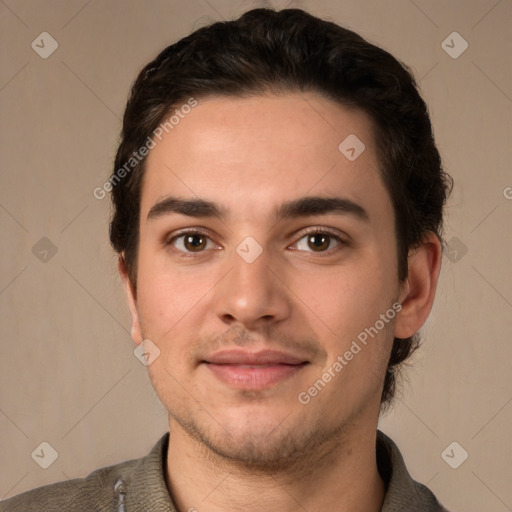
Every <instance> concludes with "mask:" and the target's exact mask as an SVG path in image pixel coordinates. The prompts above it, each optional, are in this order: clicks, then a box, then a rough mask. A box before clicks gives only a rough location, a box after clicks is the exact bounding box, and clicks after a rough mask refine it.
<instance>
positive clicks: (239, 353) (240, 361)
mask: <svg viewBox="0 0 512 512" xmlns="http://www.w3.org/2000/svg"><path fill="white" fill-rule="evenodd" d="M203 362H205V363H213V364H234V365H258V364H295V365H296V364H302V363H307V362H308V361H306V360H305V359H304V358H302V357H298V356H295V355H293V354H288V353H286V352H280V351H278V350H261V351H259V352H249V351H247V350H234V349H231V350H220V351H218V352H214V353H213V354H211V355H210V356H208V357H207V358H206V359H205V360H204V361H203Z"/></svg>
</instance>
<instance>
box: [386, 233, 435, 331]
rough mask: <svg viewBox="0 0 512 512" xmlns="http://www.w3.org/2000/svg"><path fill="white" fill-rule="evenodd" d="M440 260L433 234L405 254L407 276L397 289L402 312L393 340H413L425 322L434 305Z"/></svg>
mask: <svg viewBox="0 0 512 512" xmlns="http://www.w3.org/2000/svg"><path fill="white" fill-rule="evenodd" d="M441 257H442V248H441V242H440V241H439V238H438V237H437V235H435V234H434V233H429V234H428V235H427V236H426V237H425V239H424V240H423V242H422V243H421V245H420V246H419V247H417V248H415V249H413V250H411V251H410V252H409V256H408V258H407V265H408V269H409V272H408V275H407V278H406V279H405V281H404V282H403V283H402V285H401V288H400V296H399V302H400V304H402V309H401V311H400V313H399V314H398V315H397V320H396V323H395V337H397V338H408V337H410V336H413V335H414V334H416V333H417V332H418V331H419V330H420V328H421V327H422V326H423V324H424V323H425V322H426V320H427V318H428V315H429V314H430V311H431V309H432V304H433V303H434V297H435V294H436V288H437V281H438V278H439V272H440V271H441Z"/></svg>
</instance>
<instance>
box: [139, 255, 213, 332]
mask: <svg viewBox="0 0 512 512" xmlns="http://www.w3.org/2000/svg"><path fill="white" fill-rule="evenodd" d="M212 274H213V273H212V272H207V270H206V267H205V268H204V269H203V270H201V269H199V268H194V267H192V266H190V267H188V268H187V267H184V268H180V269H177V268H175V267H171V266H170V265H169V264H168V262H167V261H166V258H165V255H162V256H157V257H155V256H153V257H151V258H150V257H146V256H145V255H141V258H140V260H139V272H138V283H139V286H138V290H137V300H138V311H139V317H140V322H141V327H142V330H143V334H144V336H145V337H147V338H150V339H153V338H154V339H155V341H156V342H158V340H161V341H160V342H162V341H163V339H164V338H166V337H170V338H174V339H176V340H178V339H179V338H178V337H174V336H173V332H182V330H183V326H186V327H187V328H190V322H191V321H193V322H196V323H197V316H198V314H199V312H200V311H201V309H202V308H204V304H205V303H206V302H207V301H208V296H209V291H210V290H211V289H212V288H213V287H214V284H215V279H214V277H215V276H214V275H212ZM191 319H193V320H191Z"/></svg>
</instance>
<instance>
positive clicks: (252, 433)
mask: <svg viewBox="0 0 512 512" xmlns="http://www.w3.org/2000/svg"><path fill="white" fill-rule="evenodd" d="M243 409H244V408H242V410H238V411H237V413H236V414H235V413H233V414H231V415H229V417H227V418H226V417H224V418H222V419H221V418H218V422H217V421H212V418H211V417H210V416H207V417H205V418H204V421H203V422H199V421H197V419H196V418H191V417H188V418H183V417H177V416H176V415H173V418H174V419H175V420H176V422H177V423H178V424H179V425H180V426H181V427H182V428H183V430H184V431H185V432H187V434H189V435H190V436H191V437H193V438H194V439H195V440H196V441H198V442H199V443H200V445H201V446H202V447H203V448H205V456H206V457H209V458H212V457H213V458H214V459H216V461H219V459H220V460H222V461H224V462H225V463H228V464H236V465H239V466H241V467H245V468H247V469H249V468H250V469H251V470H258V471H265V472H280V471H283V470H284V471H289V470H290V469H291V468H294V467H296V466H299V467H304V460H305V459H309V458H318V457H323V456H324V455H325V454H326V453H328V452H330V450H331V448H332V446H334V445H337V444H338V443H339V442H340V441H339V438H340V432H341V431H342V430H343V429H342V428H340V425H336V426H331V427H329V426H328V425H325V424H322V422H321V421H319V420H318V419H317V420H315V421H305V418H304V417H303V416H302V415H300V414H299V413H298V411H295V412H292V413H291V414H290V413H289V412H284V411H283V410H282V411H280V412H279V414H275V417H274V418H273V419H272V420H270V419H269V411H268V410H267V413H266V414H265V413H264V411H259V414H258V413H257V412H255V411H250V412H248V411H243ZM221 420H222V421H221ZM310 420H311V418H310ZM324 452H325V453H324ZM308 467H309V466H308Z"/></svg>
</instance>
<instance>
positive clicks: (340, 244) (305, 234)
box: [164, 227, 350, 258]
mask: <svg viewBox="0 0 512 512" xmlns="http://www.w3.org/2000/svg"><path fill="white" fill-rule="evenodd" d="M317 234H321V235H328V236H329V237H330V238H331V239H334V240H335V241H336V242H337V243H338V245H337V246H336V247H334V248H332V249H328V250H327V251H320V252H315V251H305V252H308V253H312V254H314V255H316V256H320V257H322V256H331V255H332V252H333V251H337V250H340V249H341V248H342V247H349V246H350V244H349V242H348V241H347V240H346V239H344V238H342V237H341V236H340V235H339V234H337V233H334V232H333V231H332V230H330V229H329V228H323V227H314V228H310V229H309V230H307V231H303V232H302V233H301V234H300V236H299V238H298V239H297V240H296V241H295V242H294V243H293V245H296V244H297V243H298V242H299V241H300V240H302V239H303V238H305V237H308V236H311V235H317ZM187 235H199V236H203V237H206V238H207V239H208V240H210V241H213V240H212V239H211V237H210V236H208V234H207V233H205V232H204V231H201V230H199V229H195V228H188V229H186V230H183V231H181V232H178V233H175V234H174V235H173V236H171V237H169V238H166V239H165V241H164V245H165V246H166V247H169V246H170V247H172V246H173V244H174V243H175V242H176V241H177V240H178V239H180V238H182V237H184V236H187ZM214 243H215V242H214ZM216 245H217V247H218V244H216ZM172 250H174V251H176V252H178V253H179V255H180V256H181V257H183V258H197V257H200V256H201V255H203V254H204V253H205V252H206V250H203V251H199V252H197V253H194V252H189V251H182V250H181V249H176V248H175V247H173V249H172ZM210 250H211V249H210ZM293 250H300V249H293Z"/></svg>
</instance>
